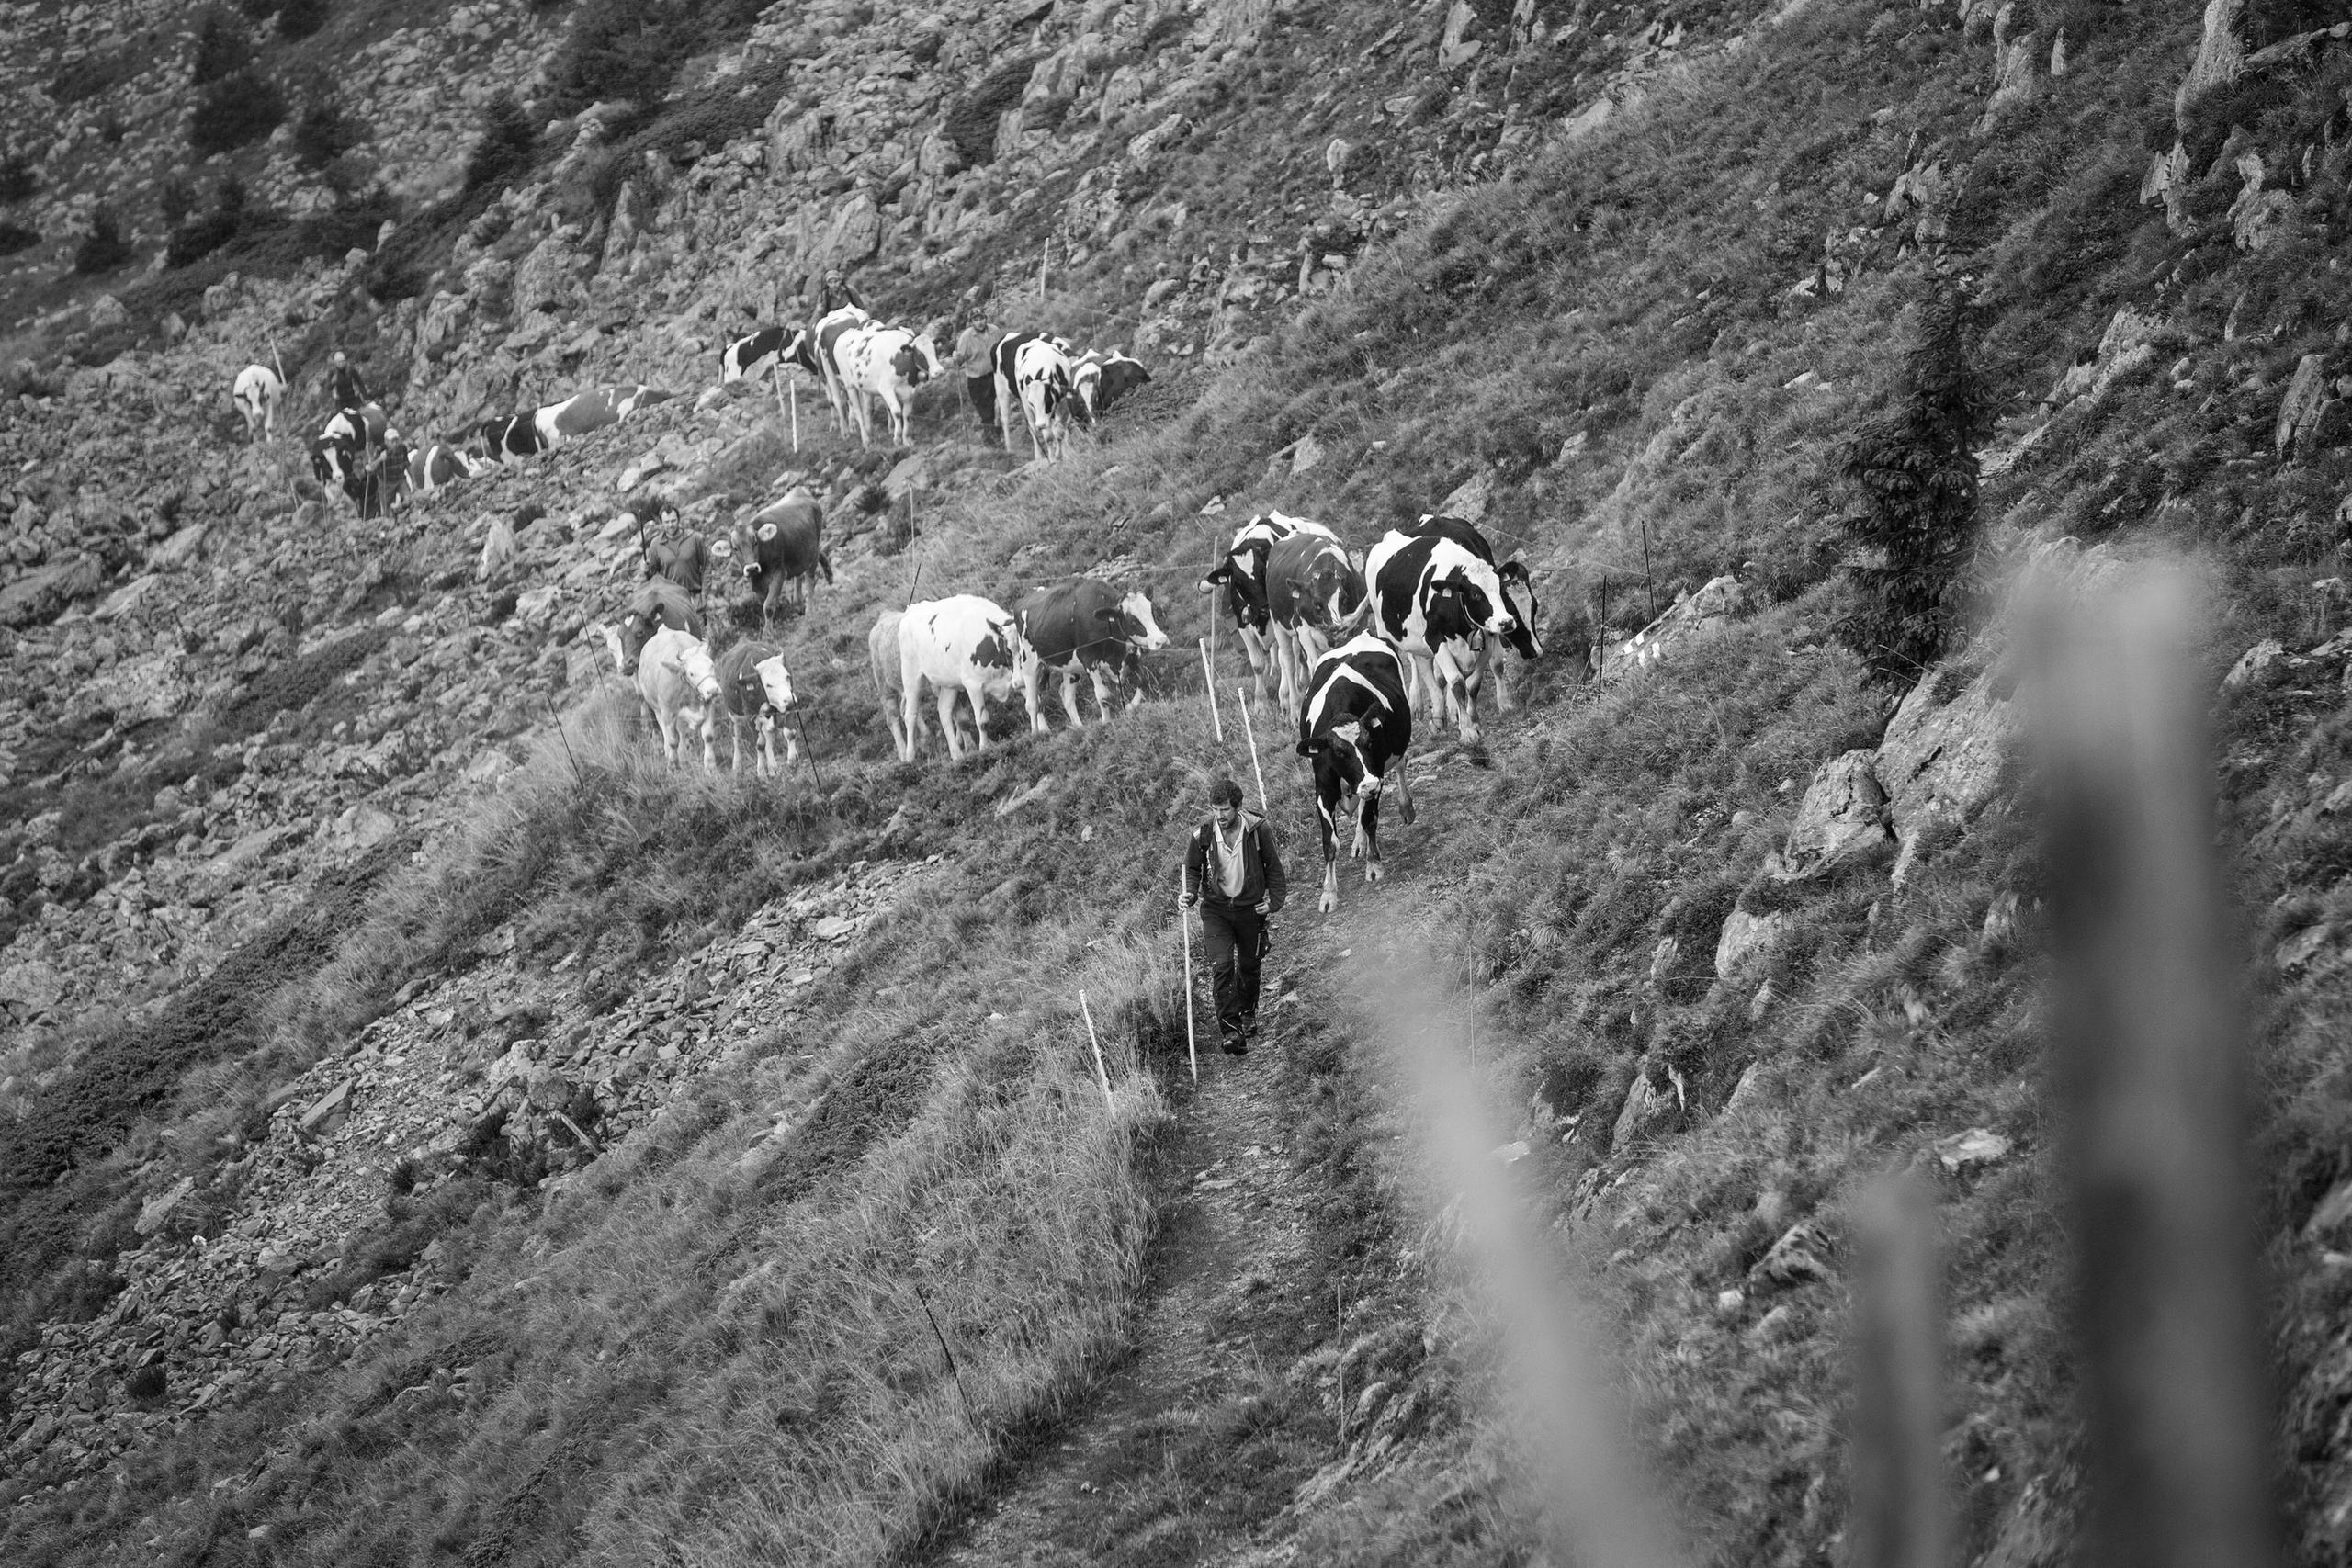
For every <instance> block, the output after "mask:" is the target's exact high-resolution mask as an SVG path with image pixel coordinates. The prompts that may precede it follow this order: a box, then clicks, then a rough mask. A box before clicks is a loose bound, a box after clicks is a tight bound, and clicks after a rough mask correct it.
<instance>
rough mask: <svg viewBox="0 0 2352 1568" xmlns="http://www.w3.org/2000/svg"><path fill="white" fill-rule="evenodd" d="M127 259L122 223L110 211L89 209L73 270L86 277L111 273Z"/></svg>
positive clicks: (96, 208)
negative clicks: (88, 225)
mask: <svg viewBox="0 0 2352 1568" xmlns="http://www.w3.org/2000/svg"><path fill="white" fill-rule="evenodd" d="M129 260H130V241H128V240H126V239H124V238H123V237H122V223H121V220H119V219H117V218H116V217H115V215H114V213H113V211H112V209H108V208H107V207H104V206H99V207H94V208H92V209H90V231H89V232H88V233H87V234H85V235H83V236H82V243H81V244H80V245H79V246H77V247H75V249H74V271H75V272H77V273H80V274H81V275H82V276H85V277H95V276H97V275H99V274H100V273H107V272H112V271H114V270H115V269H116V268H117V267H119V266H121V265H123V264H124V263H125V262H128V261H129Z"/></svg>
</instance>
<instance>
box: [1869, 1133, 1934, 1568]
mask: <svg viewBox="0 0 2352 1568" xmlns="http://www.w3.org/2000/svg"><path fill="white" fill-rule="evenodd" d="M1858 1218H1859V1221H1860V1223H1859V1224H1857V1226H1856V1229H1857V1230H1858V1231H1859V1232H1860V1247H1858V1248H1857V1252H1858V1254H1859V1263H1860V1269H1859V1277H1858V1278H1857V1280H1856V1281H1855V1291H1854V1339H1853V1374H1854V1417H1853V1420H1854V1427H1853V1432H1852V1435H1851V1438H1850V1439H1849V1441H1850V1448H1849V1455H1850V1457H1849V1459H1848V1461H1847V1466H1846V1473H1847V1484H1848V1489H1849V1493H1850V1495H1851V1501H1850V1503H1849V1505H1848V1508H1847V1514H1846V1535H1847V1539H1848V1540H1849V1542H1850V1543H1851V1549H1852V1550H1851V1555H1850V1556H1849V1559H1848V1561H1849V1562H1852V1563H1853V1564H1854V1565H1855V1568H1943V1562H1944V1528H1943V1527H1944V1495H1943V1493H1944V1484H1943V1483H1944V1459H1943V1446H1942V1435H1943V1420H1942V1414H1943V1335H1944V1319H1943V1310H1942V1305H1941V1301H1940V1298H1941V1296H1942V1292H1941V1290H1940V1289H1939V1285H1940V1283H1941V1281H1940V1280H1938V1278H1937V1264H1936V1205H1935V1201H1934V1199H1933V1197H1932V1196H1931V1195H1930V1194H1929V1193H1928V1191H1927V1190H1926V1189H1925V1187H1923V1186H1922V1185H1921V1183H1920V1181H1919V1179H1918V1178H1917V1177H1915V1176H1911V1175H1908V1174H1906V1173H1897V1174H1895V1175H1892V1176H1888V1177H1884V1178H1883V1179H1880V1180H1879V1181H1878V1182H1876V1183H1875V1184H1873V1185H1872V1186H1871V1189H1870V1190H1868V1191H1867V1192H1865V1193H1864V1194H1863V1195H1862V1201H1861V1206H1860V1214H1859V1216H1858Z"/></svg>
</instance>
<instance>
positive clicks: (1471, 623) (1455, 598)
mask: <svg viewBox="0 0 2352 1568" xmlns="http://www.w3.org/2000/svg"><path fill="white" fill-rule="evenodd" d="M1364 576H1365V578H1366V580H1367V581H1368V582H1369V583H1370V585H1371V588H1372V596H1373V604H1374V609H1373V627H1374V630H1376V631H1377V632H1379V634H1380V635H1381V636H1382V637H1385V638H1386V639H1388V641H1390V642H1392V643H1394V644H1396V645H1397V649H1398V650H1399V651H1401V652H1402V653H1403V654H1404V655H1405V656H1406V657H1407V659H1408V660H1410V661H1411V665H1412V676H1413V681H1412V690H1411V694H1412V698H1413V705H1414V707H1415V708H1416V709H1417V710H1419V711H1423V712H1427V713H1428V714H1430V716H1431V718H1432V720H1433V721H1434V722H1436V723H1439V724H1442V723H1444V722H1445V719H1446V717H1447V715H1448V712H1449V709H1450V710H1451V712H1452V715H1453V719H1454V722H1455V724H1456V725H1457V727H1458V729H1459V733H1460V734H1461V737H1462V739H1463V742H1464V744H1465V745H1476V744H1477V741H1478V687H1479V685H1480V683H1481V682H1482V680H1483V679H1484V677H1485V675H1486V671H1487V662H1488V660H1489V659H1490V657H1491V655H1492V649H1491V647H1490V640H1491V639H1493V638H1497V637H1499V638H1501V639H1502V640H1503V641H1504V642H1506V643H1508V644H1510V649H1511V650H1512V651H1513V652H1515V653H1517V654H1518V655H1519V656H1520V657H1521V658H1522V659H1535V658H1539V657H1541V656H1542V654H1543V652H1544V645H1543V643H1542V641H1541V640H1539V638H1538V637H1537V635H1536V630H1535V615H1536V606H1535V587H1534V584H1533V583H1532V582H1531V581H1529V580H1528V575H1527V567H1526V564H1525V563H1524V562H1521V561H1517V560H1512V561H1506V562H1504V563H1503V564H1502V565H1501V566H1499V567H1498V566H1497V565H1496V564H1495V552H1494V549H1493V547H1491V546H1489V545H1488V544H1487V540H1486V536H1484V535H1482V534H1480V533H1479V532H1478V530H1477V529H1476V527H1474V526H1472V525H1470V524H1468V523H1465V522H1464V521H1463V520H1462V519H1461V518H1459V517H1436V516H1424V517H1422V518H1421V519H1420V520H1419V522H1416V523H1412V524H1408V525H1406V526H1404V527H1400V528H1392V529H1390V530H1389V531H1388V533H1387V535H1386V536H1384V537H1383V538H1382V539H1381V541H1380V543H1378V544H1377V545H1374V547H1372V551H1371V553H1370V554H1369V555H1368V556H1366V557H1365V558H1364ZM1424 693H1426V697H1427V700H1426V702H1424ZM1495 705H1496V707H1497V708H1498V709H1499V710H1500V711H1502V712H1504V713H1509V712H1510V707H1511V702H1510V690H1509V688H1508V687H1507V686H1506V684H1505V682H1504V676H1503V670H1502V666H1501V665H1500V664H1497V665H1496V666H1495Z"/></svg>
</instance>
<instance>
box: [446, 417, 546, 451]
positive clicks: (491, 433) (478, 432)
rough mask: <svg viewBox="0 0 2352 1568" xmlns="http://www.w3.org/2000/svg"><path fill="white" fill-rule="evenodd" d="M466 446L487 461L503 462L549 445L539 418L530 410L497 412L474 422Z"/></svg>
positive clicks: (541, 449)
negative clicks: (488, 417)
mask: <svg viewBox="0 0 2352 1568" xmlns="http://www.w3.org/2000/svg"><path fill="white" fill-rule="evenodd" d="M466 449H467V450H468V451H469V452H470V453H471V454H472V455H473V456H475V457H480V458H481V459H482V460H483V461H485V462H491V463H503V462H505V461H506V460H507V459H508V458H510V457H529V456H531V455H532V454H533V453H535V452H544V451H546V450H547V449H548V443H547V438H546V437H545V436H544V435H542V434H540V433H539V426H538V422H537V419H536V418H535V417H533V416H532V415H530V414H498V415H495V416H493V417H492V418H490V419H486V420H483V421H482V422H481V423H479V424H477V425H475V426H474V427H473V429H472V430H471V431H470V432H469V433H468V434H467V436H466Z"/></svg>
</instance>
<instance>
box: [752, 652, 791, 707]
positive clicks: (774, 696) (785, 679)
mask: <svg viewBox="0 0 2352 1568" xmlns="http://www.w3.org/2000/svg"><path fill="white" fill-rule="evenodd" d="M752 673H753V674H755V675H757V676H758V677H759V679H760V690H761V691H762V692H763V693H764V694H766V696H767V700H768V706H770V707H772V708H774V709H775V711H776V712H778V713H782V712H783V711H784V710H785V709H786V708H788V707H790V706H791V705H792V676H791V675H790V674H789V673H788V672H787V671H786V670H785V668H784V655H783V654H781V653H779V654H777V655H775V657H774V658H771V659H763V660H760V661H759V662H758V663H757V664H754V665H752Z"/></svg>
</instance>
